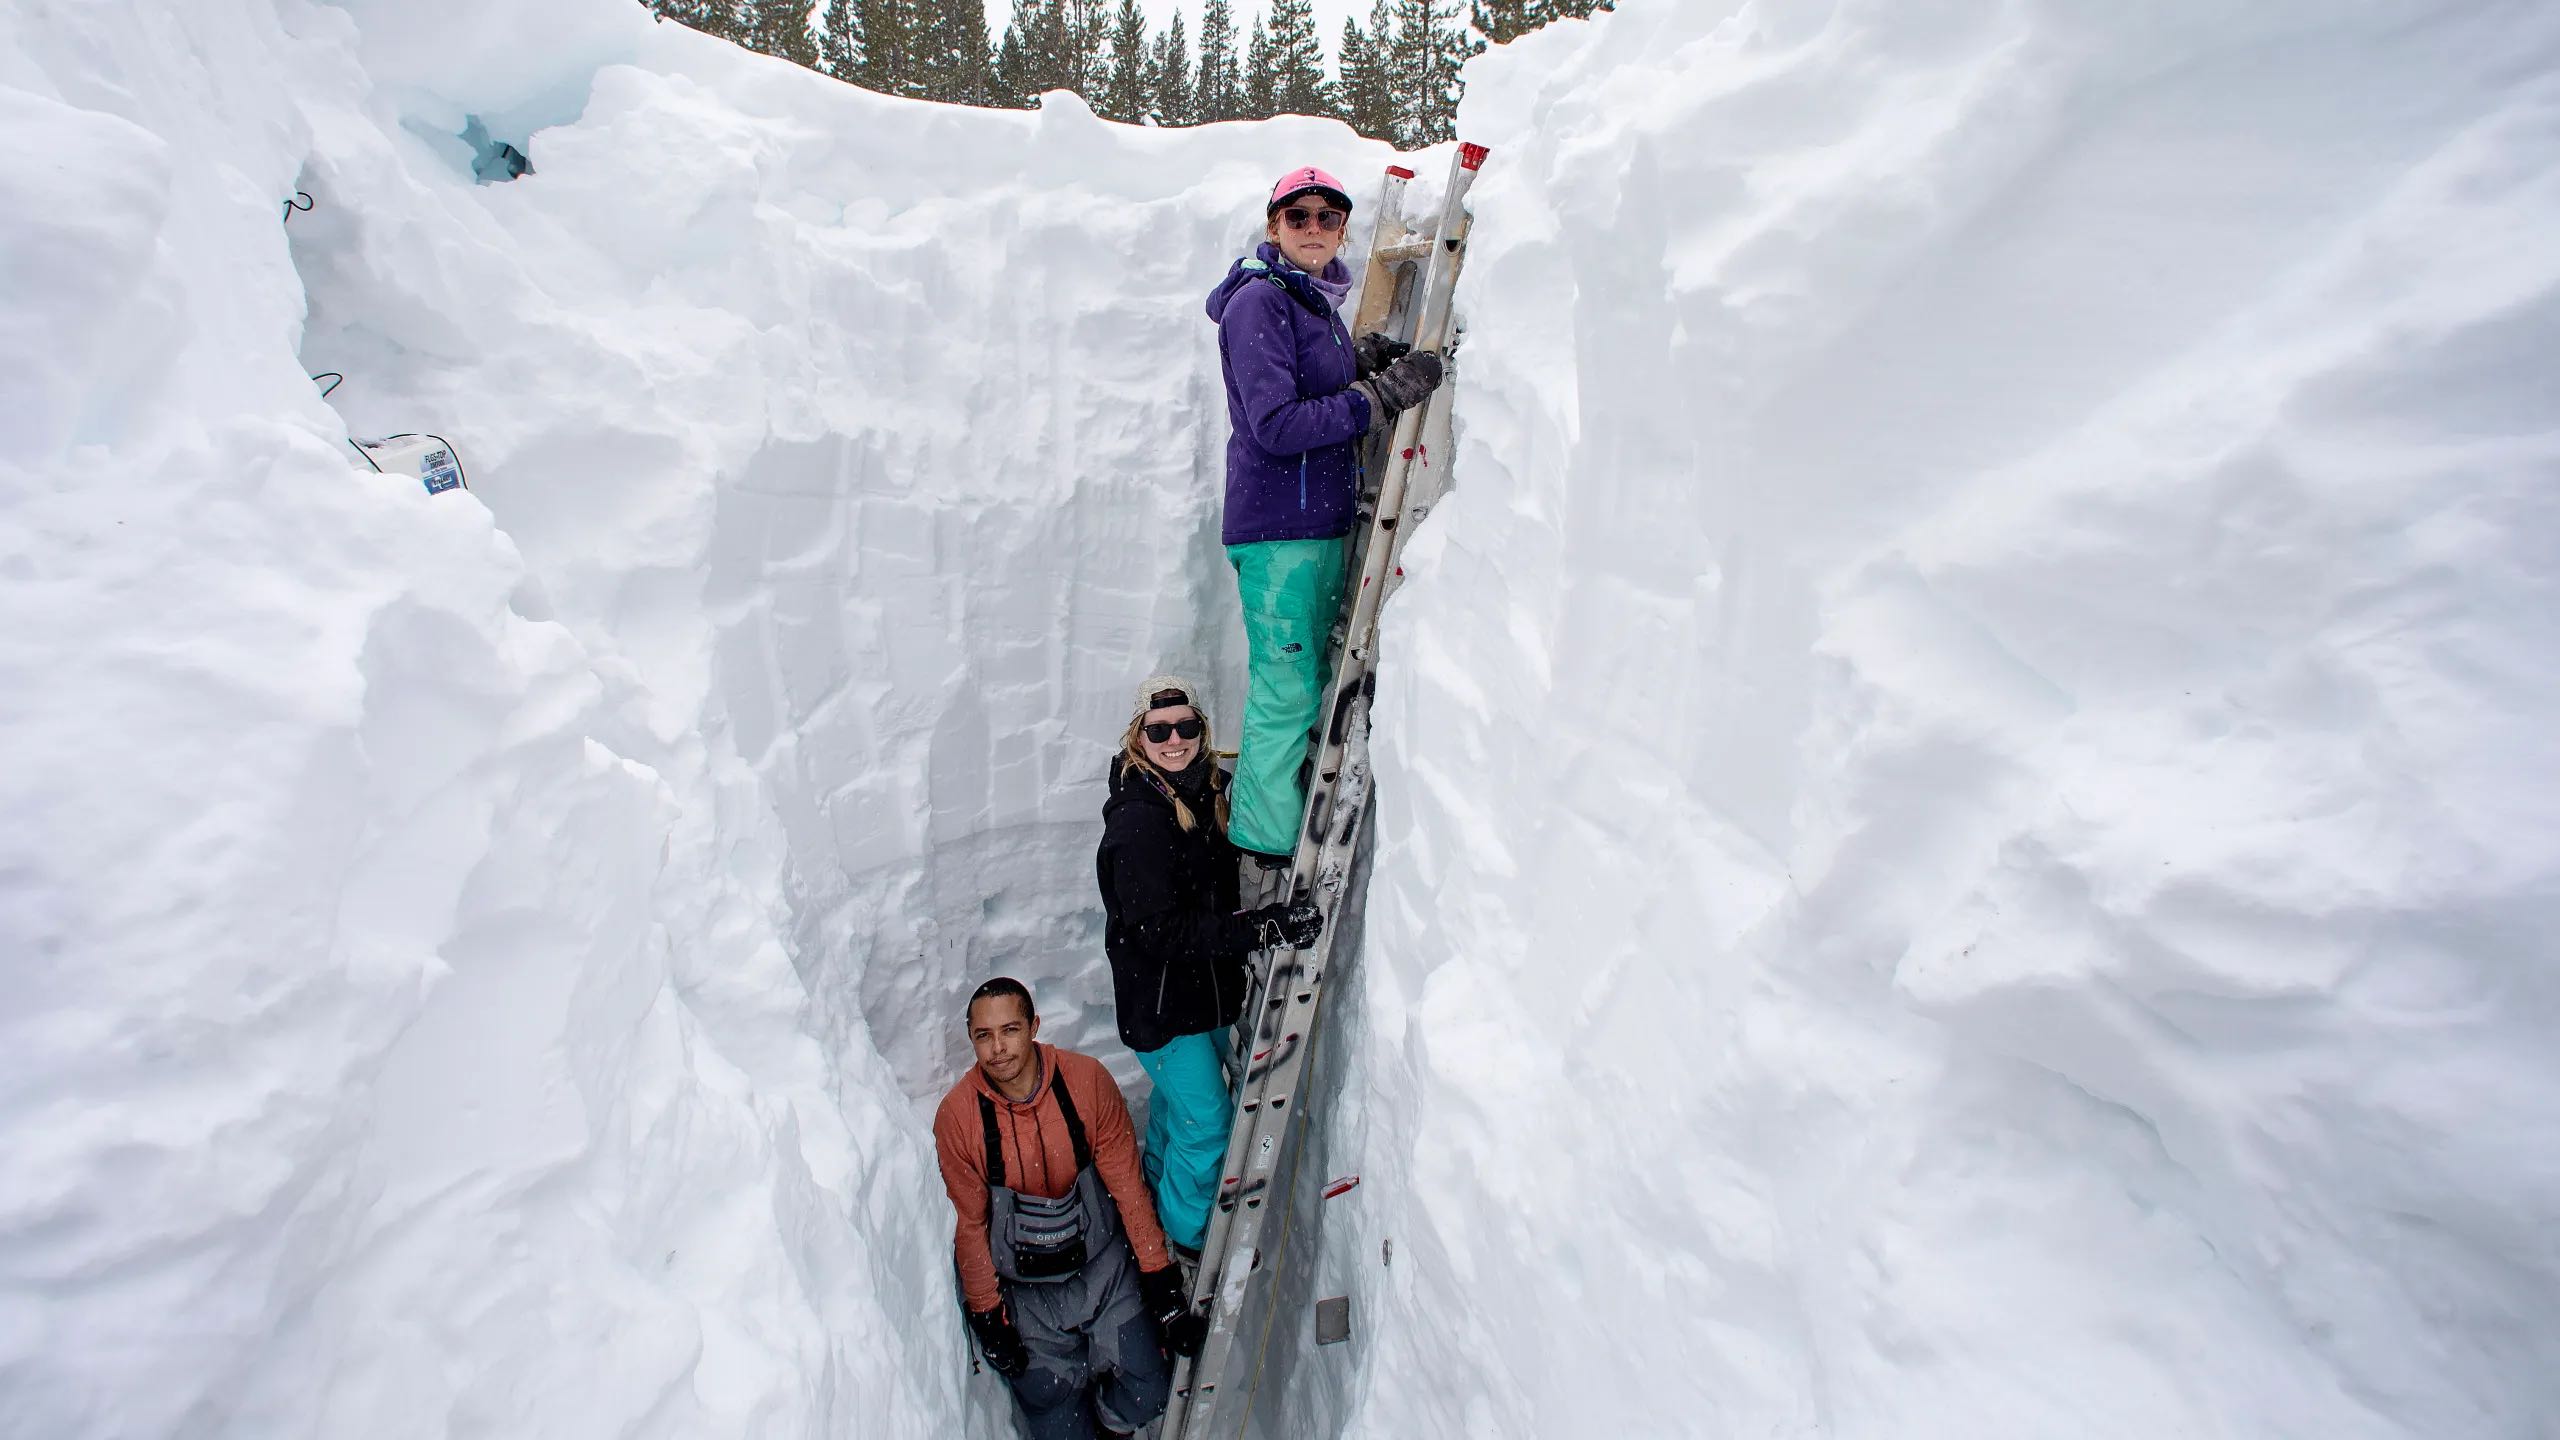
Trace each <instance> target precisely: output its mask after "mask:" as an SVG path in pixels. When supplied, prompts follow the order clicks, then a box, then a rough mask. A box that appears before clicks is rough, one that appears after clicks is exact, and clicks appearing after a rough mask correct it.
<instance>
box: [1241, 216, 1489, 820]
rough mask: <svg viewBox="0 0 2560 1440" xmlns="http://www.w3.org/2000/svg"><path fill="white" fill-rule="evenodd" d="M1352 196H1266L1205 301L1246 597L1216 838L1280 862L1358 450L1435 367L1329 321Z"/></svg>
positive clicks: (1297, 791) (1312, 713) (1337, 303)
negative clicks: (1250, 235) (1246, 672)
mask: <svg viewBox="0 0 2560 1440" xmlns="http://www.w3.org/2000/svg"><path fill="white" fill-rule="evenodd" d="M1350 218H1351V196H1350V194H1349V192H1347V191H1345V190H1344V189H1343V188H1342V182H1341V181H1339V180H1336V179H1334V178H1333V177H1332V176H1330V175H1328V174H1326V173H1325V172H1323V171H1322V170H1318V169H1316V168H1314V167H1313V166H1307V167H1304V168H1301V169H1297V170H1292V171H1290V172H1289V173H1288V174H1286V175H1283V176H1281V177H1280V183H1278V184H1277V185H1274V186H1273V187H1271V199H1270V201H1269V203H1268V204H1266V205H1265V206H1264V207H1263V227H1262V233H1263V243H1262V244H1261V245H1259V246H1257V247H1256V248H1255V250H1254V253H1253V254H1252V255H1251V256H1250V257H1248V258H1246V259H1242V260H1238V261H1237V262H1236V263H1235V266H1234V268H1232V269H1230V270H1229V271H1228V272H1227V278H1226V279H1225V280H1223V281H1221V282H1219V284H1218V288H1217V289H1215V290H1212V291H1210V292H1209V318H1210V319H1211V320H1214V321H1216V322H1217V324H1218V357H1219V360H1220V363H1221V365H1222V366H1223V368H1224V369H1225V371H1226V380H1227V422H1228V426H1229V428H1230V431H1231V433H1230V434H1229V436H1228V438H1227V514H1226V524H1225V527H1224V536H1223V538H1224V540H1225V543H1226V547H1227V559H1228V561H1229V562H1230V563H1232V564H1233V565H1234V566H1235V569H1236V588H1237V591H1238V594H1239V596H1240V598H1241V599H1242V600H1243V602H1244V634H1245V646H1246V650H1247V653H1248V658H1249V661H1250V666H1251V676H1252V683H1251V686H1250V687H1249V688H1248V689H1247V691H1246V692H1245V706H1244V723H1243V725H1242V727H1241V731H1242V733H1241V734H1240V735H1239V737H1238V739H1237V742H1236V743H1237V746H1238V754H1237V757H1236V771H1235V787H1234V793H1233V797H1232V801H1231V810H1230V814H1229V818H1228V822H1227V835H1228V838H1229V839H1231V840H1232V841H1233V842H1234V843H1235V845H1236V848H1238V849H1239V850H1243V851H1246V852H1248V853H1251V854H1254V855H1257V856H1259V857H1261V858H1262V859H1263V861H1264V862H1265V863H1266V864H1274V865H1286V864H1287V863H1288V860H1289V857H1290V856H1291V855H1292V854H1293V853H1295V851H1296V850H1297V844H1298V823H1299V818H1300V815H1301V813H1302V812H1303V811H1304V810H1305V808H1306V799H1307V795H1306V782H1305V780H1304V777H1303V776H1302V775H1301V774H1300V770H1301V768H1302V764H1303V762H1304V760H1305V759H1306V752H1307V737H1308V735H1309V733H1310V732H1311V731H1312V730H1313V729H1314V726H1315V720H1316V711H1317V709H1318V707H1319V706H1321V705H1322V703H1323V698H1324V650H1325V639H1326V636H1327V634H1328V632H1329V631H1330V630H1331V629H1332V627H1333V617H1334V611H1335V610H1336V609H1337V608H1339V607H1340V605H1341V603H1342V583H1343V550H1344V537H1345V536H1348V535H1349V534H1350V533H1351V524H1352V520H1353V517H1354V512H1355V511H1356V509H1357V508H1358V504H1359V498H1360V454H1359V441H1360V437H1361V435H1363V434H1364V433H1366V432H1367V431H1368V429H1369V427H1371V426H1372V425H1386V424H1390V423H1392V422H1393V420H1394V419H1395V416H1396V415H1397V413H1398V412H1400V411H1403V410H1407V409H1410V408H1412V407H1413V406H1415V405H1418V404H1420V403H1422V401H1423V399H1424V398H1425V397H1427V396H1428V395H1430V393H1431V392H1432V390H1433V389H1434V388H1435V387H1437V386H1438V385H1439V383H1440V357H1439V356H1437V355H1432V354H1429V353H1427V352H1426V353H1423V354H1419V355H1409V354H1406V353H1405V350H1406V348H1407V347H1405V346H1404V345H1402V344H1400V343H1398V342H1396V341H1393V340H1389V339H1387V338H1386V337H1385V336H1383V335H1364V336H1361V337H1360V340H1359V342H1358V343H1357V344H1356V345H1355V344H1354V343H1353V342H1352V339H1351V336H1350V333H1349V332H1348V330H1346V329H1345V328H1344V325H1343V322H1342V317H1341V315H1340V314H1339V313H1338V312H1339V310H1340V307H1341V305H1342V301H1343V298H1344V297H1345V296H1346V295H1348V294H1349V293H1350V291H1351V268H1350V267H1349V266H1347V265H1345V264H1343V263H1342V258H1341V255H1340V253H1339V252H1340V251H1341V249H1342V240H1343V226H1344V225H1345V224H1346V223H1348V222H1349V220H1350Z"/></svg>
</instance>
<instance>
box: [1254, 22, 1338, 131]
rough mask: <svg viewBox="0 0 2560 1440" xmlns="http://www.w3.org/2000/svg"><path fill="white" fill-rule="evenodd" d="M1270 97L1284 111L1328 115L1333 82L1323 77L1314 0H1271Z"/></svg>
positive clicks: (1331, 100) (1279, 109)
mask: <svg viewBox="0 0 2560 1440" xmlns="http://www.w3.org/2000/svg"><path fill="white" fill-rule="evenodd" d="M1268 39H1269V41H1270V45H1271V99H1272V106H1273V109H1274V110H1275V111H1277V112H1278V113H1281V114H1287V115H1331V114H1333V113H1335V112H1334V108H1333V84H1332V82H1331V81H1328V80H1327V79H1325V78H1324V42H1323V41H1322V40H1320V39H1318V38H1317V37H1316V16H1315V10H1314V7H1313V0H1272V4H1271V30H1270V33H1269V36H1268Z"/></svg>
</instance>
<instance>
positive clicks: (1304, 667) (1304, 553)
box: [1227, 535, 1350, 855]
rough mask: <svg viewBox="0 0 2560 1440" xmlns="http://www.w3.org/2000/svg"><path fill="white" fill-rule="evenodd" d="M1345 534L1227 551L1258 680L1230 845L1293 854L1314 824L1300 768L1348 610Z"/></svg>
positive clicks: (1247, 702)
mask: <svg viewBox="0 0 2560 1440" xmlns="http://www.w3.org/2000/svg"><path fill="white" fill-rule="evenodd" d="M1349 548H1350V540H1349V538H1348V537H1346V536H1339V535H1337V536H1335V537H1334V538H1332V539H1330V540H1264V541H1259V542H1256V543H1254V544H1251V545H1230V546H1228V547H1227V560H1228V563H1230V564H1232V565H1234V566H1235V567H1236V597H1237V598H1238V599H1239V600H1241V601H1243V602H1244V641H1245V653H1246V659H1247V664H1248V667H1249V677H1250V683H1249V684H1248V685H1247V687H1246V689H1245V695H1244V724H1243V725H1242V726H1241V727H1240V728H1239V732H1238V735H1237V738H1236V777H1235V789H1234V790H1233V791H1232V792H1231V794H1230V798H1229V800H1228V811H1227V838H1228V839H1230V840H1232V841H1234V842H1235V843H1236V845H1237V846H1238V847H1240V848H1242V849H1246V850H1259V851H1261V852H1262V853H1263V854H1265V855H1294V854H1296V853H1297V850H1298V826H1299V824H1300V822H1301V821H1303V820H1304V819H1305V818H1306V810H1307V787H1306V784H1305V782H1304V781H1303V780H1302V779H1301V778H1300V776H1299V769H1300V767H1301V766H1303V765H1304V764H1305V763H1306V759H1307V737H1308V736H1309V735H1311V734H1313V733H1314V731H1315V725H1316V712H1317V711H1319V710H1321V709H1323V708H1324V682H1325V675H1324V649H1325V641H1326V640H1327V638H1329V637H1330V636H1331V635H1332V633H1333V619H1334V612H1335V611H1337V610H1339V609H1341V608H1342V586H1343V575H1342V565H1343V556H1344V554H1345V553H1346V552H1347V551H1348V550H1349Z"/></svg>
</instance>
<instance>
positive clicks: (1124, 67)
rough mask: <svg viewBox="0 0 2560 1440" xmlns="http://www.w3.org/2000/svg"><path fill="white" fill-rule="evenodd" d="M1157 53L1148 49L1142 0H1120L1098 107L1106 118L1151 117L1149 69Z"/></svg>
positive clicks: (1132, 120)
mask: <svg viewBox="0 0 2560 1440" xmlns="http://www.w3.org/2000/svg"><path fill="white" fill-rule="evenodd" d="M1154 59H1155V57H1154V56H1153V55H1151V54H1149V53H1148V50H1147V17H1146V15H1145V13H1144V12H1142V11H1140V10H1139V9H1138V0H1120V14H1119V16H1118V17H1117V18H1116V19H1114V20H1113V21H1112V22H1111V56H1110V59H1109V60H1108V61H1106V62H1105V63H1104V66H1103V77H1102V90H1101V93H1100V94H1099V95H1097V96H1096V97H1095V99H1094V107H1093V108H1094V109H1096V110H1098V111H1100V112H1102V116H1103V118H1104V119H1106V120H1117V121H1119V122H1120V123H1122V124H1124V125H1135V124H1137V123H1139V122H1140V121H1142V120H1144V119H1146V118H1147V90H1148V86H1147V78H1148V77H1147V72H1148V71H1149V70H1150V69H1152V68H1153V62H1154Z"/></svg>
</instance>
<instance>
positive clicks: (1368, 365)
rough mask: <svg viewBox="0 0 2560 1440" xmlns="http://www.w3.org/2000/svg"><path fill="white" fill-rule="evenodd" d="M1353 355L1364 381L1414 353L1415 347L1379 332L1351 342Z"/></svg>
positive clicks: (1372, 332)
mask: <svg viewBox="0 0 2560 1440" xmlns="http://www.w3.org/2000/svg"><path fill="white" fill-rule="evenodd" d="M1351 353H1352V354H1353V355H1354V356H1355V357H1357V358H1358V360H1359V364H1360V370H1359V375H1360V378H1361V379H1363V380H1366V379H1368V378H1369V377H1370V376H1372V375H1375V374H1377V373H1378V372H1379V371H1381V370H1384V369H1386V368H1387V366H1388V365H1390V364H1392V363H1394V362H1395V361H1398V360H1401V359H1403V358H1404V357H1405V356H1407V355H1410V354H1412V353H1413V347H1412V346H1411V345H1408V344H1406V343H1405V342H1403V341H1402V340H1391V339H1389V338H1387V337H1386V336H1384V335H1381V334H1379V333H1378V332H1377V331H1375V330H1372V331H1370V332H1369V333H1368V334H1366V335H1363V336H1361V337H1360V338H1359V339H1357V340H1354V341H1352V342H1351Z"/></svg>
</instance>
